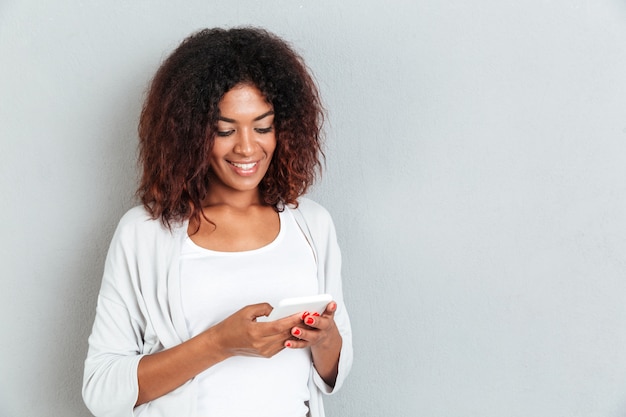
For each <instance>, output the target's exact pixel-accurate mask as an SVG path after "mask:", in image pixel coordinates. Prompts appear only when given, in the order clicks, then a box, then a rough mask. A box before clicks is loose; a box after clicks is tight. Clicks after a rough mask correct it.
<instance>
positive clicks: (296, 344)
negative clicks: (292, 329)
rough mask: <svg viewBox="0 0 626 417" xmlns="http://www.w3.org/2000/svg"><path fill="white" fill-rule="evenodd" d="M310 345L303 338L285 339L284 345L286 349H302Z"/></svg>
mask: <svg viewBox="0 0 626 417" xmlns="http://www.w3.org/2000/svg"><path fill="white" fill-rule="evenodd" d="M309 346H311V343H309V342H307V341H305V340H292V339H289V340H286V341H285V347H286V348H287V349H304V348H306V347H309Z"/></svg>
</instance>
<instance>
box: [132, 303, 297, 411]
mask: <svg viewBox="0 0 626 417" xmlns="http://www.w3.org/2000/svg"><path fill="white" fill-rule="evenodd" d="M271 310H272V307H271V306H270V305H269V304H266V303H263V304H255V305H251V306H247V307H244V308H242V309H241V310H239V311H238V312H236V313H234V314H233V315H231V316H230V317H228V318H226V319H225V320H224V321H222V322H220V323H218V324H217V325H215V326H213V327H211V328H210V329H208V330H206V331H205V332H203V333H201V334H199V335H198V336H196V337H194V338H192V339H189V340H188V341H186V342H184V343H181V344H180V345H178V346H175V347H173V348H170V349H167V350H164V351H161V352H158V353H155V354H152V355H146V356H144V357H143V358H142V359H141V361H140V362H139V367H138V369H137V379H138V381H139V393H138V395H137V403H136V405H140V404H143V403H145V402H148V401H151V400H153V399H155V398H158V397H160V396H162V395H164V394H167V393H168V392H171V391H173V390H174V389H176V388H178V387H179V386H181V385H182V384H184V383H185V382H186V381H188V380H189V379H191V378H193V377H195V376H196V375H198V374H199V373H200V372H202V371H204V370H206V369H208V368H210V367H211V366H213V365H215V364H217V363H219V362H221V361H223V360H225V359H227V358H229V357H231V356H256V357H266V358H269V357H272V356H274V355H275V354H276V353H278V352H280V351H281V350H282V349H283V348H284V344H285V340H286V339H288V338H290V333H289V332H290V330H291V328H292V327H293V326H295V325H296V324H297V323H298V322H300V320H301V319H300V318H299V317H297V316H291V317H286V318H284V319H281V320H276V321H273V322H269V323H257V322H256V321H255V319H256V317H259V316H263V315H267V314H269V313H270V311H271Z"/></svg>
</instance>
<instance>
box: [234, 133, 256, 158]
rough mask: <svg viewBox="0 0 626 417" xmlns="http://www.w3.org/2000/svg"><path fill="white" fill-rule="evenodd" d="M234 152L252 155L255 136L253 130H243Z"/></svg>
mask: <svg viewBox="0 0 626 417" xmlns="http://www.w3.org/2000/svg"><path fill="white" fill-rule="evenodd" d="M233 150H234V151H235V153H237V154H240V155H251V154H252V153H253V152H254V134H253V133H252V130H251V129H241V131H240V132H239V135H238V138H237V143H236V144H235V148H234V149H233Z"/></svg>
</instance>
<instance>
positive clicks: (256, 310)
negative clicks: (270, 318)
mask: <svg viewBox="0 0 626 417" xmlns="http://www.w3.org/2000/svg"><path fill="white" fill-rule="evenodd" d="M272 310H273V308H272V306H271V305H270V304H268V303H259V304H252V305H249V306H247V307H245V308H244V312H245V315H246V318H249V319H250V320H254V319H256V318H257V317H260V316H267V315H268V314H270V313H271V312H272Z"/></svg>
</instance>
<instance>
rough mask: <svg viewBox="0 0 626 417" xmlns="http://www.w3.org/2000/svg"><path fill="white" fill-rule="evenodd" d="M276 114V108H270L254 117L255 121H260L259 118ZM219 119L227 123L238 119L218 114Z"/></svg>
mask: <svg viewBox="0 0 626 417" xmlns="http://www.w3.org/2000/svg"><path fill="white" fill-rule="evenodd" d="M273 114H274V110H270V111H268V112H266V113H263V114H262V115H260V116H257V117H255V118H254V120H253V121H254V122H258V121H259V120H262V119H265V118H266V117H267V116H272V115H273ZM217 120H221V121H223V122H226V123H236V122H237V121H236V120H235V119H229V118H228V117H224V116H218V118H217Z"/></svg>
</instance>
